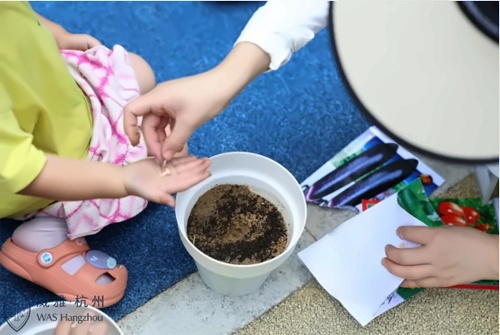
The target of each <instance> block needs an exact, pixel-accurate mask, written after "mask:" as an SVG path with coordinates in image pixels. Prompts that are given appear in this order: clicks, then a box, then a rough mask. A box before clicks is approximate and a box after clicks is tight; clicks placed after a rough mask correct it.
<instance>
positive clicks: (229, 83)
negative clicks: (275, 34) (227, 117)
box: [213, 42, 270, 101]
mask: <svg viewBox="0 0 500 335" xmlns="http://www.w3.org/2000/svg"><path fill="white" fill-rule="evenodd" d="M269 62H270V58H269V55H268V54H267V53H265V52H264V51H263V50H262V49H261V48H260V47H258V46H257V45H255V44H253V43H246V42H244V43H239V44H238V45H236V46H235V47H234V48H233V49H232V50H231V52H229V54H228V55H227V56H226V58H225V59H224V60H223V61H222V62H221V63H220V64H219V65H218V66H217V67H216V68H215V69H214V70H213V71H214V73H215V75H216V76H217V77H219V79H218V80H217V82H218V83H220V87H219V88H220V92H222V94H223V99H225V100H227V101H230V100H232V99H233V98H234V97H235V96H236V95H237V94H238V93H239V92H240V91H241V90H243V89H244V88H245V87H246V86H247V85H248V84H249V83H250V82H251V81H252V80H253V79H255V77H257V76H258V75H260V74H261V73H263V72H265V71H266V70H267V69H268V68H269Z"/></svg>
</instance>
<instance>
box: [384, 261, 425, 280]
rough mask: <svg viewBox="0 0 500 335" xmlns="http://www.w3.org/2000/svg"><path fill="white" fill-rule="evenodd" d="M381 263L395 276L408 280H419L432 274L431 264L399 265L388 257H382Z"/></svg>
mask: <svg viewBox="0 0 500 335" xmlns="http://www.w3.org/2000/svg"><path fill="white" fill-rule="evenodd" d="M382 265H383V266H384V267H385V268H386V269H387V271H389V272H390V273H392V274H393V275H395V276H396V277H399V278H403V279H408V280H421V279H424V278H429V277H431V276H432V266H431V265H429V264H422V265H409V266H407V265H400V264H397V263H394V262H393V261H391V260H390V259H388V258H384V259H382Z"/></svg>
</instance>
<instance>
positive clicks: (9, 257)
mask: <svg viewBox="0 0 500 335" xmlns="http://www.w3.org/2000/svg"><path fill="white" fill-rule="evenodd" d="M78 255H82V256H83V257H84V259H85V264H84V265H83V266H82V267H81V268H80V269H78V270H77V271H76V273H74V274H69V273H68V272H66V271H65V270H64V269H63V268H62V266H63V264H64V263H65V262H67V261H69V260H70V259H73V258H74V257H76V256H78ZM0 264H1V265H3V266H4V267H5V268H6V269H7V270H9V271H11V272H13V273H15V274H16V275H18V276H20V277H22V278H24V279H26V280H29V281H31V282H33V283H35V284H38V285H40V286H42V287H44V288H46V289H48V290H49V291H51V292H53V293H55V294H57V295H58V296H60V297H62V298H63V299H65V300H68V301H80V302H83V301H84V299H86V301H87V302H88V301H90V302H92V301H93V302H96V301H97V302H99V305H98V306H96V305H95V304H93V306H94V307H96V308H104V307H108V306H111V305H114V304H116V303H117V302H118V301H120V300H121V299H122V298H123V295H124V294H125V288H126V287H127V280H128V273H127V269H126V268H125V267H124V266H123V265H117V264H116V261H115V260H114V258H112V257H109V256H108V255H107V254H106V253H104V252H102V251H97V250H90V247H89V245H88V244H87V242H86V241H85V239H83V238H77V239H75V240H66V241H64V242H63V243H61V244H59V245H57V246H55V247H54V248H51V249H46V250H42V251H40V252H30V251H26V250H24V249H22V248H20V247H18V246H17V245H15V244H14V243H13V242H12V239H11V238H9V239H8V240H7V241H6V242H5V243H4V244H3V246H2V249H1V251H0ZM105 274H107V275H109V276H111V277H112V278H113V279H114V280H113V281H112V282H111V283H108V284H104V285H98V284H97V283H96V280H97V278H99V277H100V276H102V275H105Z"/></svg>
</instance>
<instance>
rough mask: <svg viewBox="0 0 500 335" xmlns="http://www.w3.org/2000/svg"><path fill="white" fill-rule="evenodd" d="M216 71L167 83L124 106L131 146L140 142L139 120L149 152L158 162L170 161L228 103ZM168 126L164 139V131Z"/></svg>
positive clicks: (126, 129) (126, 130)
mask: <svg viewBox="0 0 500 335" xmlns="http://www.w3.org/2000/svg"><path fill="white" fill-rule="evenodd" d="M218 77H219V75H218V73H217V70H212V71H208V72H204V73H201V74H198V75H194V76H191V77H185V78H180V79H175V80H171V81H167V82H164V83H161V84H159V85H158V86H156V87H155V88H154V89H153V90H152V91H150V92H148V93H146V94H145V95H142V96H140V97H139V98H137V99H135V100H134V101H132V102H131V103H130V104H129V105H128V106H126V107H125V114H124V122H125V132H126V134H127V136H128V137H129V139H130V141H131V143H132V144H133V145H136V144H137V143H138V142H139V137H140V132H139V127H138V126H137V125H138V117H140V116H143V120H142V126H141V131H142V133H143V135H144V140H145V142H146V145H147V147H148V152H149V153H150V154H151V155H153V156H154V157H155V158H156V159H157V161H158V162H163V161H164V160H166V161H169V160H170V159H172V158H173V157H174V154H175V153H177V152H180V151H181V150H182V149H183V148H184V147H185V145H186V144H187V141H188V140H189V138H190V137H191V135H192V134H193V132H194V131H195V130H196V129H197V128H198V127H199V126H201V125H202V124H203V123H205V122H206V121H208V120H210V119H212V118H213V117H215V116H216V115H217V114H218V113H219V112H220V111H221V110H222V109H223V108H224V107H225V106H226V104H227V103H228V102H229V101H228V100H227V99H224V98H223V95H222V94H221V93H222V92H221V91H220V90H221V88H220V86H218V85H217V82H218V81H220V80H222V78H218ZM168 125H170V128H171V134H170V135H169V136H168V137H167V135H166V133H165V128H166V127H167V126H168Z"/></svg>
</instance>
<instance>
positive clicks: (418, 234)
mask: <svg viewBox="0 0 500 335" xmlns="http://www.w3.org/2000/svg"><path fill="white" fill-rule="evenodd" d="M435 233H436V228H431V227H423V226H402V227H399V228H398V231H397V234H398V236H399V237H400V238H401V239H403V240H406V241H410V242H414V243H418V244H422V245H425V244H427V243H428V242H429V241H430V240H431V239H432V237H433V236H434V234H435Z"/></svg>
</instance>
